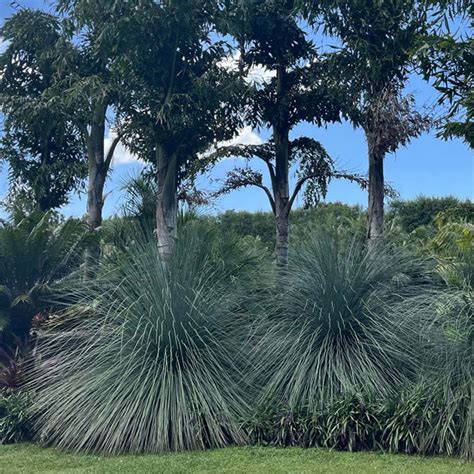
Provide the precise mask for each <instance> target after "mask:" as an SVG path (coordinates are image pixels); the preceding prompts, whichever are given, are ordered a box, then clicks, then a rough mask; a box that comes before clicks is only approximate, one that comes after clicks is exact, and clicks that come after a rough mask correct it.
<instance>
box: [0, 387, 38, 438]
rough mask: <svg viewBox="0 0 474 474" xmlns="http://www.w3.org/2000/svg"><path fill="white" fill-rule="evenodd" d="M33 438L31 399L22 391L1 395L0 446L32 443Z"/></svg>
mask: <svg viewBox="0 0 474 474" xmlns="http://www.w3.org/2000/svg"><path fill="white" fill-rule="evenodd" d="M32 437H33V416H32V410H31V399H30V397H29V396H28V395H27V394H26V393H24V392H21V391H18V392H15V393H11V394H5V393H2V394H0V444H7V443H20V442H24V441H30V440H31V439H32Z"/></svg>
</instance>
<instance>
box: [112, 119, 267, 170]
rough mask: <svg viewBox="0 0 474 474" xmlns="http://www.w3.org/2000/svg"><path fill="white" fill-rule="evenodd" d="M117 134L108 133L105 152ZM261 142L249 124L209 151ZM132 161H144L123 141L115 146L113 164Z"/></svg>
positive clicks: (124, 163) (125, 163)
mask: <svg viewBox="0 0 474 474" xmlns="http://www.w3.org/2000/svg"><path fill="white" fill-rule="evenodd" d="M116 136H117V134H116V132H115V131H113V130H109V132H108V135H107V136H106V137H105V140H104V147H105V153H107V152H108V150H109V149H110V146H111V145H112V142H113V140H114V138H115V137H116ZM261 143H263V140H262V138H261V137H260V136H259V135H258V134H257V133H255V132H254V131H253V130H252V127H250V125H247V126H245V127H244V128H242V129H241V130H239V132H238V133H237V135H236V136H235V137H234V138H231V139H230V140H226V141H223V142H219V143H217V145H216V146H213V147H212V148H211V149H210V150H209V151H208V152H207V153H209V152H210V151H212V150H215V149H216V148H220V147H222V146H231V145H260V144H261ZM130 163H143V161H142V160H140V159H139V158H138V157H137V156H136V155H134V154H133V153H130V151H129V150H127V148H126V147H125V146H124V145H122V143H119V144H118V145H117V147H116V148H115V151H114V157H113V159H112V164H114V165H127V164H130Z"/></svg>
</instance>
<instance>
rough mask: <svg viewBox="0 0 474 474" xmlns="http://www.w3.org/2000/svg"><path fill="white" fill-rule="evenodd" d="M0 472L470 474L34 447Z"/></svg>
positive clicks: (434, 463) (281, 458) (295, 455)
mask: <svg viewBox="0 0 474 474" xmlns="http://www.w3.org/2000/svg"><path fill="white" fill-rule="evenodd" d="M0 472H1V473H9V474H20V473H28V474H30V473H31V474H33V473H35V474H36V473H62V472H66V473H72V472H75V473H82V472H86V473H87V472H94V473H109V472H111V473H113V472H124V473H154V472H156V473H190V472H192V473H207V472H214V473H221V472H224V473H306V472H308V473H309V472H311V473H318V472H321V473H338V474H348V473H357V474H358V473H366V472H367V473H372V472H380V473H410V474H416V473H451V474H455V473H472V472H473V465H472V464H469V463H467V462H464V461H461V460H458V459H449V458H441V457H432V458H430V457H419V456H407V455H401V454H396V455H391V454H380V453H346V452H337V451H329V450H323V449H300V448H286V449H279V448H269V447H247V448H226V449H216V450H211V451H204V452H189V453H176V454H163V455H141V456H131V455H129V456H117V457H104V456H86V455H77V454H66V453H62V452H59V451H57V450H54V449H45V448H41V447H39V446H35V445H33V444H20V445H10V446H0Z"/></svg>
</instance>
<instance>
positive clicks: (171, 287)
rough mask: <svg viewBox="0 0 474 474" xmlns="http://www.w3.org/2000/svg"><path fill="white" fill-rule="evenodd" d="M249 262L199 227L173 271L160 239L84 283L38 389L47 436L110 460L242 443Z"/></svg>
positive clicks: (54, 336) (46, 343)
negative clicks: (164, 260) (243, 307)
mask: <svg viewBox="0 0 474 474" xmlns="http://www.w3.org/2000/svg"><path fill="white" fill-rule="evenodd" d="M243 267H245V265H244V263H243V260H242V258H240V259H239V258H238V257H237V258H236V255H235V248H234V247H233V246H232V244H226V243H223V242H218V241H217V240H216V238H215V236H213V235H210V234H209V233H207V234H202V233H197V232H190V233H188V235H185V236H183V237H182V239H181V240H180V242H179V244H178V246H177V249H176V252H175V255H174V257H173V259H172V261H171V263H170V266H169V273H168V272H167V270H165V269H164V268H163V266H162V265H161V262H160V259H159V256H158V251H157V248H156V244H155V243H154V242H151V243H149V244H147V245H137V246H135V247H134V248H132V249H130V253H129V255H128V256H124V258H123V260H122V261H121V262H120V263H119V264H118V266H117V268H115V269H114V270H113V271H111V272H110V273H109V274H108V275H105V276H104V278H102V279H101V280H100V281H98V282H97V283H96V284H94V285H92V286H90V287H88V288H83V289H82V291H81V292H80V294H77V295H75V299H76V301H78V302H77V303H76V304H75V306H73V308H72V309H69V310H68V311H70V312H72V313H74V312H78V313H79V315H80V316H81V317H80V318H79V319H78V320H79V322H78V323H77V324H76V325H75V326H74V327H73V329H72V330H70V331H68V332H64V331H61V332H57V333H55V332H54V331H53V332H51V333H49V334H47V335H46V336H45V337H44V339H43V342H42V345H41V348H40V353H41V363H40V364H39V365H38V366H37V368H36V369H35V371H34V374H33V380H32V382H31V388H32V389H33V390H34V391H35V392H36V405H35V407H36V411H37V412H38V413H39V417H38V434H39V437H40V439H42V440H44V441H46V442H47V443H50V444H53V445H56V446H58V447H60V448H65V449H71V450H74V451H86V452H102V453H107V454H116V453H124V452H134V453H139V452H161V451H178V450H187V449H202V448H207V447H220V446H224V445H226V444H228V443H240V442H242V441H243V440H244V436H243V433H242V431H241V429H240V426H239V419H240V417H241V416H242V413H243V411H244V410H245V406H246V403H245V400H244V397H243V396H242V392H243V388H242V384H241V377H240V374H239V371H238V368H237V365H238V359H239V357H238V349H239V346H238V341H239V331H241V330H242V329H243V327H242V326H243V324H242V321H241V320H240V318H239V305H240V302H241V295H242V292H241V290H242V286H241V281H242V279H241V278H240V277H241V276H242V273H243V272H244V269H243ZM75 291H77V290H75ZM83 314H89V316H88V317H85V318H84V317H82V315H83Z"/></svg>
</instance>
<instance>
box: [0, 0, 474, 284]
mask: <svg viewBox="0 0 474 474" xmlns="http://www.w3.org/2000/svg"><path fill="white" fill-rule="evenodd" d="M459 18H461V19H463V20H464V21H466V19H468V18H471V19H472V7H469V5H468V4H466V3H464V2H428V1H405V0H403V1H402V0H391V1H389V2H382V1H371V2H365V1H364V2H357V1H327V2H326V1H325V2H319V3H318V4H317V6H315V5H314V3H313V2H304V1H290V0H276V1H267V0H248V1H239V0H233V1H232V0H226V1H221V2H219V1H210V0H176V1H173V0H169V1H163V2H154V1H151V0H150V1H146V0H145V1H143V0H136V1H128V2H113V3H112V4H110V2H106V1H103V0H94V1H92V2H91V1H83V0H60V1H58V2H56V4H55V13H45V12H41V11H37V10H31V9H22V8H19V9H18V11H17V13H15V14H14V15H13V16H12V17H10V18H9V19H7V20H6V21H5V23H4V25H3V27H2V29H1V36H2V37H3V38H4V40H6V41H7V47H6V50H5V51H4V53H2V55H1V57H0V68H1V71H2V73H1V79H0V81H1V82H0V104H1V110H2V113H3V115H4V134H3V137H2V145H1V159H2V160H3V161H4V162H6V163H8V166H9V169H10V178H11V180H10V181H11V196H17V195H24V196H27V197H28V199H29V200H31V202H32V203H33V207H35V208H37V209H41V210H48V209H55V208H57V207H59V206H61V205H62V204H64V203H65V202H67V200H68V197H69V195H70V193H71V192H74V191H82V189H83V186H85V189H86V190H87V219H86V220H87V224H88V226H89V229H90V230H92V231H93V230H95V229H98V228H100V226H101V224H102V219H103V217H102V207H103V202H104V199H105V196H104V185H105V182H106V179H107V175H108V173H109V171H110V168H111V163H112V159H113V154H114V150H115V147H116V146H117V144H118V143H119V141H120V142H122V143H123V144H125V145H126V146H127V147H128V148H129V150H130V151H132V152H133V153H135V154H136V155H138V156H139V157H140V158H141V159H143V160H144V161H145V162H147V163H149V165H150V169H151V173H152V176H153V179H154V181H155V182H156V185H157V192H156V196H155V199H156V211H155V220H156V227H155V228H156V237H157V241H158V246H159V249H160V252H161V255H162V258H163V259H164V260H165V261H166V260H168V259H169V258H170V255H171V254H172V251H173V246H174V243H175V240H176V218H177V210H178V205H177V202H178V198H183V197H186V196H189V191H190V190H192V189H193V182H194V180H195V178H196V176H197V175H198V174H199V173H200V172H203V171H208V170H210V169H211V167H212V165H213V164H215V163H216V161H217V160H219V159H221V158H223V157H225V156H241V157H243V158H244V160H245V166H244V167H239V168H236V169H235V170H233V171H231V172H230V173H229V175H228V177H227V179H226V181H225V182H224V183H223V187H222V189H221V190H220V191H219V192H218V194H219V193H225V192H230V191H232V190H233V189H236V188H238V187H242V186H250V185H253V186H257V187H260V188H262V189H263V191H264V192H265V193H266V194H267V196H268V198H269V202H270V205H271V208H272V211H273V214H274V223H275V235H276V238H275V242H276V259H277V261H278V263H280V264H282V265H286V263H287V260H288V243H289V216H290V211H291V208H292V205H293V202H294V200H295V197H296V195H297V194H298V193H299V192H301V191H304V198H305V204H306V205H307V206H314V205H317V204H318V202H319V201H320V200H321V198H323V197H324V196H325V194H326V192H327V188H328V186H329V184H330V181H331V180H333V179H349V180H351V181H353V182H355V183H356V184H358V185H360V186H362V187H363V188H366V189H367V190H368V195H369V198H368V228H367V236H368V238H369V241H370V242H372V243H374V242H377V241H379V240H381V239H382V238H383V232H384V195H386V194H387V193H388V194H390V193H391V191H392V190H391V189H390V188H389V187H388V186H387V185H386V183H385V180H384V173H383V161H384V158H385V155H386V154H387V153H391V152H393V151H395V150H397V148H398V147H400V146H403V145H406V144H407V143H408V142H409V141H410V140H411V139H412V138H414V137H416V136H418V135H419V134H420V133H422V132H423V131H424V130H427V129H428V128H429V127H432V126H437V127H438V128H439V130H440V133H441V134H442V135H443V136H444V137H448V136H453V135H456V136H462V137H463V138H464V139H465V140H466V141H467V142H468V143H471V144H472V127H471V125H470V123H471V113H472V110H471V108H472V107H471V105H470V104H471V102H472V87H471V85H472V71H470V68H469V64H470V58H471V56H472V48H471V46H472V39H470V38H469V37H468V36H467V37H465V36H466V35H463V34H456V33H452V32H451V30H450V29H449V24H450V22H452V21H455V20H456V21H457V20H459ZM444 25H447V26H448V27H447V26H444ZM325 36H331V37H333V38H335V39H336V41H337V43H338V47H337V48H335V49H334V50H328V49H327V48H326V49H325V48H323V47H322V41H321V39H322V38H323V37H325ZM454 51H457V52H459V54H457V53H456V54H454V53H453V52H454ZM255 67H260V68H263V69H264V70H265V71H267V72H268V77H267V78H266V79H265V80H263V81H255V80H252V69H253V68H255ZM414 72H417V73H421V74H423V75H424V77H425V78H427V79H429V80H431V81H432V83H433V85H434V86H435V87H436V88H437V89H438V90H439V92H440V99H439V100H440V103H447V104H449V106H450V107H449V110H448V111H447V112H446V114H445V117H444V118H443V120H441V121H439V120H437V121H436V122H435V121H434V120H433V118H432V117H430V116H429V115H427V114H426V113H424V112H421V111H420V109H419V108H417V105H416V103H415V98H414V97H412V96H406V95H404V85H405V83H406V81H407V78H408V75H409V74H411V73H414ZM341 120H349V121H351V122H352V123H353V124H354V126H356V127H361V128H362V129H363V130H364V133H365V135H366V140H367V145H368V153H367V156H368V173H367V176H363V175H357V174H353V173H348V172H347V171H345V170H341V169H338V167H337V165H336V164H335V163H334V161H333V159H332V158H331V157H330V156H329V155H328V154H327V152H326V151H325V149H324V146H323V144H321V143H319V142H317V141H315V140H314V139H312V138H309V137H303V136H299V137H296V138H291V139H290V133H291V131H292V129H293V128H294V127H295V126H296V125H297V124H298V123H300V122H302V121H305V122H310V123H313V124H314V126H315V127H321V126H325V125H326V124H330V123H333V122H339V121H341ZM247 124H248V125H251V126H253V127H265V128H269V129H270V130H271V139H270V140H269V141H268V142H266V143H264V144H262V145H253V146H244V145H237V146H234V147H222V146H217V148H216V144H219V143H221V142H222V141H225V140H227V139H229V138H232V137H234V136H235V135H236V134H237V133H238V130H239V129H240V128H241V127H242V126H243V125H247ZM107 129H112V130H113V131H114V137H115V138H114V140H113V142H112V144H111V146H110V148H109V149H108V150H105V149H104V138H105V135H106V130H107ZM252 158H259V159H261V160H263V162H264V163H265V165H266V168H267V169H268V173H269V175H268V178H269V179H268V180H266V179H264V178H263V176H262V175H261V173H260V172H258V171H256V170H253V169H252V168H251V161H250V160H251V159H252ZM292 168H294V169H296V172H297V175H298V180H297V182H296V185H295V189H293V190H292V191H291V192H290V189H289V186H290V180H289V173H290V169H292ZM267 181H268V182H269V183H270V186H267V184H266V183H267ZM95 242H96V243H94V239H92V240H91V242H90V243H89V247H88V251H87V254H86V260H87V264H86V268H87V272H88V273H89V276H93V274H94V271H95V270H94V267H95V264H94V262H96V261H97V260H98V258H99V255H100V245H99V244H98V242H97V239H96V240H95Z"/></svg>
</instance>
